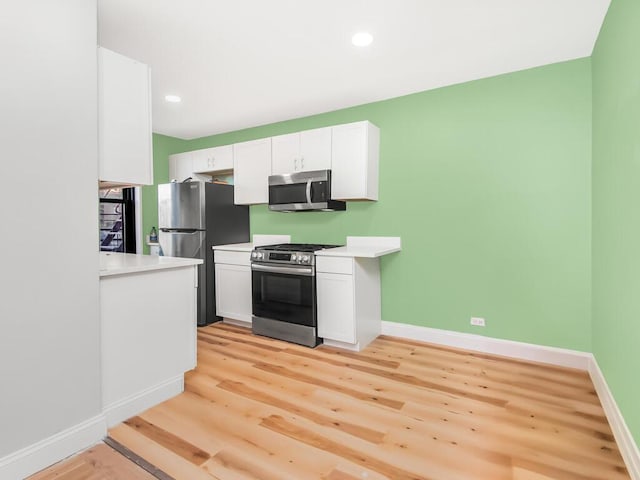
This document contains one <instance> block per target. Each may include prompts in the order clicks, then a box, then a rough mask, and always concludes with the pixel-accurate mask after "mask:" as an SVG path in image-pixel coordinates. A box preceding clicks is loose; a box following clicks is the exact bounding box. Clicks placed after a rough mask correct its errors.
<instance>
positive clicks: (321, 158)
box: [299, 127, 331, 172]
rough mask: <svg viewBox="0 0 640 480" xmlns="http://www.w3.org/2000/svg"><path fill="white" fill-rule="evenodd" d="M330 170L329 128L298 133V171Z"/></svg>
mask: <svg viewBox="0 0 640 480" xmlns="http://www.w3.org/2000/svg"><path fill="white" fill-rule="evenodd" d="M329 168H331V127H327V128H316V129H315V130H305V131H304V132H300V168H299V171H304V172H306V171H310V170H326V169H329Z"/></svg>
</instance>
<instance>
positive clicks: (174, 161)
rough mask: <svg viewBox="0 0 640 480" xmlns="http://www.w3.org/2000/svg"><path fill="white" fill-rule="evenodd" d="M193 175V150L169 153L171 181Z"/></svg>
mask: <svg viewBox="0 0 640 480" xmlns="http://www.w3.org/2000/svg"><path fill="white" fill-rule="evenodd" d="M191 176H193V156H192V152H184V153H176V154H174V155H169V181H171V180H176V181H178V182H182V181H183V180H184V179H185V178H189V177H191Z"/></svg>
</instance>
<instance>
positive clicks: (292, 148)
mask: <svg viewBox="0 0 640 480" xmlns="http://www.w3.org/2000/svg"><path fill="white" fill-rule="evenodd" d="M271 142H272V144H271V175H283V174H285V173H293V172H296V171H297V170H298V167H299V163H300V134H299V133H291V134H289V135H279V136H277V137H273V138H271Z"/></svg>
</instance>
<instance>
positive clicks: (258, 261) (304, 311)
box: [251, 243, 338, 347]
mask: <svg viewBox="0 0 640 480" xmlns="http://www.w3.org/2000/svg"><path fill="white" fill-rule="evenodd" d="M334 247H338V245H309V244H296V243H283V244H279V245H265V246H261V247H256V248H255V249H254V250H253V252H251V282H252V288H251V292H252V297H253V301H252V307H253V321H252V331H253V333H255V334H257V335H263V336H266V337H272V338H277V339H280V340H286V341H289V342H293V343H298V344H300V345H306V346H307V347H315V346H316V345H318V344H319V343H320V341H321V339H320V338H318V334H317V326H318V321H317V309H316V304H317V302H316V267H315V265H316V257H315V255H314V252H316V251H318V250H324V249H327V248H334Z"/></svg>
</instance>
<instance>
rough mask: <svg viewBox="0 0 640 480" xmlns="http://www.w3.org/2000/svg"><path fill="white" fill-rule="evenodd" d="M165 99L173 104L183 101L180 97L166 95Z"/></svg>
mask: <svg viewBox="0 0 640 480" xmlns="http://www.w3.org/2000/svg"><path fill="white" fill-rule="evenodd" d="M164 99H165V100H166V101H167V102H171V103H180V102H181V101H182V99H181V98H180V97H179V96H178V95H166V96H165V97H164Z"/></svg>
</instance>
